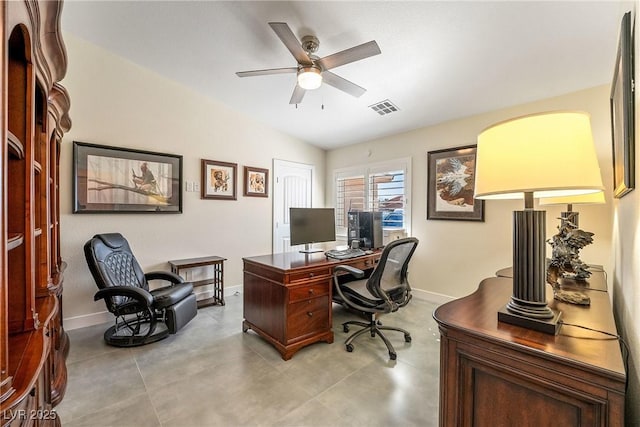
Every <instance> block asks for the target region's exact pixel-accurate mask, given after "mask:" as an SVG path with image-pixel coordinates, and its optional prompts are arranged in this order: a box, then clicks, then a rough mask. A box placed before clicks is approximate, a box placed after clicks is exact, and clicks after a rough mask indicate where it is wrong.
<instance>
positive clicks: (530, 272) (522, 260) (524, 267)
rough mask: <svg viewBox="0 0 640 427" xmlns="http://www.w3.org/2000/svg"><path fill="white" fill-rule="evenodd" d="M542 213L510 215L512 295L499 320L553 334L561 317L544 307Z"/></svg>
mask: <svg viewBox="0 0 640 427" xmlns="http://www.w3.org/2000/svg"><path fill="white" fill-rule="evenodd" d="M545 215H546V212H545V211H535V210H533V209H525V210H524V211H515V212H514V213H513V295H512V297H511V301H509V303H508V304H507V305H506V306H505V307H504V308H503V309H502V310H500V311H499V312H498V320H499V321H502V322H506V323H510V324H514V325H518V326H522V327H524V328H528V329H534V330H537V331H540V332H545V333H549V334H555V333H557V331H558V319H559V318H560V314H559V313H556V312H554V311H553V310H551V309H550V308H549V307H548V306H547V299H546V274H545V267H546V260H545V243H546V241H545V231H546V220H545Z"/></svg>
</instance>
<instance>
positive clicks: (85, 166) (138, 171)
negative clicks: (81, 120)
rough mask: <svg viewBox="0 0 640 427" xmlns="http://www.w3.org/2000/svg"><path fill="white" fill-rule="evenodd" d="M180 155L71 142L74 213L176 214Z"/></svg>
mask: <svg viewBox="0 0 640 427" xmlns="http://www.w3.org/2000/svg"><path fill="white" fill-rule="evenodd" d="M181 188H182V156H179V155H175V154H165V153H156V152H153V151H143V150H133V149H128V148H119V147H110V146H106V145H97V144H89V143H85V142H78V141H74V143H73V212H74V213H131V212H136V213H145V212H146V213H181V212H182V192H181V191H180V189H181Z"/></svg>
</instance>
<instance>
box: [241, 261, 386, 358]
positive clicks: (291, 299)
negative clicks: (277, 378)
mask: <svg viewBox="0 0 640 427" xmlns="http://www.w3.org/2000/svg"><path fill="white" fill-rule="evenodd" d="M379 259H380V252H376V253H373V254H371V255H365V256H362V257H358V258H351V259H347V260H334V259H327V258H326V257H325V256H324V254H323V253H314V254H302V253H299V252H289V253H282V254H274V255H264V256H257V257H249V258H243V262H244V293H243V297H244V321H243V322H242V330H243V331H244V332H246V331H247V330H248V329H252V330H254V331H255V332H256V333H257V334H258V335H260V336H262V337H263V338H264V339H266V340H267V341H269V342H270V343H271V344H272V345H273V346H274V347H275V348H276V349H277V350H278V351H279V352H280V354H281V355H282V358H283V359H284V360H289V359H290V358H291V357H292V356H293V354H294V353H295V352H297V351H298V350H300V349H301V348H302V347H304V346H307V345H309V344H312V343H315V342H318V341H325V342H327V343H332V342H333V331H332V330H331V322H332V320H331V310H332V306H331V293H332V275H333V269H334V267H335V266H336V265H345V264H346V265H351V266H354V267H356V268H359V269H361V270H368V269H372V268H374V267H375V265H376V263H377V262H378V260H379Z"/></svg>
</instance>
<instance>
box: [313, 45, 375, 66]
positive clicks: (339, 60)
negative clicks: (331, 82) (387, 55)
mask: <svg viewBox="0 0 640 427" xmlns="http://www.w3.org/2000/svg"><path fill="white" fill-rule="evenodd" d="M380 53H381V51H380V47H379V46H378V43H376V41H375V40H371V41H370V42H367V43H364V44H361V45H359V46H354V47H352V48H349V49H345V50H343V51H340V52H337V53H334V54H333V55H329V56H325V57H324V58H320V59H319V60H318V61H317V62H318V63H319V64H320V65H321V66H322V68H323V69H325V70H330V69H332V68H335V67H339V66H341V65H345V64H349V63H351V62H355V61H359V60H361V59H364V58H368V57H370V56H374V55H378V54H380Z"/></svg>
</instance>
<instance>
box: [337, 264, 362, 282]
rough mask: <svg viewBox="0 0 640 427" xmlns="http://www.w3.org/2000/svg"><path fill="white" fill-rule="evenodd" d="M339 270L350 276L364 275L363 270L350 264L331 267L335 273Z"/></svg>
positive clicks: (360, 277) (359, 276) (358, 277)
mask: <svg viewBox="0 0 640 427" xmlns="http://www.w3.org/2000/svg"><path fill="white" fill-rule="evenodd" d="M339 271H344V272H347V273H349V274H351V275H352V276H354V277H355V278H356V279H362V278H363V277H364V271H362V270H360V269H359V268H355V267H352V266H350V265H337V266H335V268H334V269H333V274H334V275H336V274H337V273H338V272H339Z"/></svg>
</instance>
